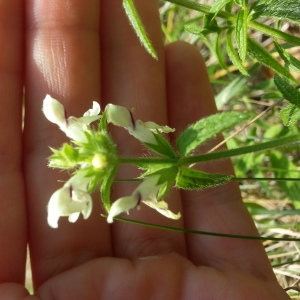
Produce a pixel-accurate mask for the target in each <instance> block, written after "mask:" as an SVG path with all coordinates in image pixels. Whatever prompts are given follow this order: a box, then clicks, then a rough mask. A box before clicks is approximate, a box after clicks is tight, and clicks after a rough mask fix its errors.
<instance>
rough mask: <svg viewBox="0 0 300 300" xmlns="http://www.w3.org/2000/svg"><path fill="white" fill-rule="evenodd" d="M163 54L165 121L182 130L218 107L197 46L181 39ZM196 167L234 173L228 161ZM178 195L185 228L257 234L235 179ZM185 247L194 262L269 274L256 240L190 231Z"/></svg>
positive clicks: (208, 145)
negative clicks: (167, 116)
mask: <svg viewBox="0 0 300 300" xmlns="http://www.w3.org/2000/svg"><path fill="white" fill-rule="evenodd" d="M167 52H168V55H167V58H168V60H167V62H166V65H167V74H170V76H168V78H169V79H170V81H169V82H168V95H169V112H170V116H169V120H170V123H171V125H172V126H174V127H176V128H178V127H179V132H180V131H181V130H183V129H184V127H185V126H187V125H188V124H191V123H193V122H195V121H197V120H199V119H201V118H203V117H205V116H208V115H210V114H214V113H216V107H215V103H214V98H213V93H212V89H211V87H210V83H209V80H208V76H207V73H206V67H205V64H204V62H203V59H202V58H201V56H200V55H199V53H198V50H197V49H196V48H194V47H192V46H190V45H188V44H185V43H176V44H173V45H170V46H169V47H168V49H167ZM187 57H188V58H189V59H186V58H187ZM177 70H180V72H176V71H177ZM186 79H188V80H189V82H186ZM178 87H181V88H178ZM182 87H184V88H182ZM213 143H217V141H216V140H214V141H213ZM212 146H213V145H212V143H208V144H207V145H205V146H204V148H203V147H202V148H201V151H203V150H204V149H206V150H208V149H210V148H211V147H212ZM200 169H201V170H203V171H205V172H211V173H225V174H233V170H232V166H231V163H230V161H229V160H222V161H218V162H210V163H206V164H204V165H202V164H201V165H200ZM181 194H182V197H183V214H184V220H185V226H186V228H189V229H197V230H203V231H208V232H220V233H228V234H242V235H257V231H256V229H255V226H254V223H253V221H252V219H251V217H250V215H249V214H248V212H247V210H246V209H245V207H244V205H243V203H242V201H241V196H240V192H239V189H238V186H237V185H236V184H235V183H234V182H231V183H228V184H225V185H223V186H220V187H216V188H213V189H207V190H203V191H201V192H198V191H193V192H185V191H183V192H182V193H181ZM187 245H188V252H189V256H190V258H191V259H192V261H194V262H195V263H196V264H204V265H212V266H218V267H228V265H233V266H239V267H242V268H245V269H247V270H251V271H253V272H255V271H256V270H261V273H263V272H265V271H266V270H267V272H269V273H270V268H269V263H268V261H267V258H266V255H265V254H264V251H263V247H262V245H261V243H259V242H256V241H245V240H240V239H234V240H233V239H226V238H219V237H207V236H206V237H204V236H201V235H188V236H187Z"/></svg>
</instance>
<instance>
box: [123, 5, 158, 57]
mask: <svg viewBox="0 0 300 300" xmlns="http://www.w3.org/2000/svg"><path fill="white" fill-rule="evenodd" d="M123 7H124V9H125V12H126V15H127V17H128V19H129V21H130V23H131V25H132V27H133V29H134V31H135V33H136V35H137V36H138V38H139V39H140V41H141V43H142V45H143V46H144V47H145V49H146V50H147V52H148V53H149V54H150V55H151V56H152V57H153V58H155V59H158V57H157V54H156V51H155V49H154V47H153V45H152V43H151V41H150V39H149V37H148V35H147V32H146V30H145V28H144V25H143V23H142V21H141V19H140V17H139V14H138V12H137V10H136V8H135V6H134V3H133V0H123Z"/></svg>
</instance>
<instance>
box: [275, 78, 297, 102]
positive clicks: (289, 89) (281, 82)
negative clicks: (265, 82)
mask: <svg viewBox="0 0 300 300" xmlns="http://www.w3.org/2000/svg"><path fill="white" fill-rule="evenodd" d="M274 83H275V85H276V87H277V88H278V90H279V91H280V93H281V94H282V95H283V97H284V98H285V99H286V100H288V101H289V102H290V103H292V104H294V105H296V106H297V107H299V108H300V92H299V91H298V90H297V89H296V88H295V87H293V86H292V85H291V84H289V82H288V80H287V79H285V78H282V77H280V76H278V75H275V77H274Z"/></svg>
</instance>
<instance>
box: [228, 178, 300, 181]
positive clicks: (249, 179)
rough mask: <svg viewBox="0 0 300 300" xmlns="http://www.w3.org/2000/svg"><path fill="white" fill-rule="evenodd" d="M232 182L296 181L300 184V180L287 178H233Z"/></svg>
mask: <svg viewBox="0 0 300 300" xmlns="http://www.w3.org/2000/svg"><path fill="white" fill-rule="evenodd" d="M230 180H237V181H244V180H245V181H296V182H299V181H300V178H285V177H275V178H271V177H253V178H247V177H244V178H243V177H232V178H231V179H230Z"/></svg>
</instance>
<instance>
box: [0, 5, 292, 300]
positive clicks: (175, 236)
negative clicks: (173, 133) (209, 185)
mask: <svg viewBox="0 0 300 300" xmlns="http://www.w3.org/2000/svg"><path fill="white" fill-rule="evenodd" d="M22 2H23V1H20V0H18V1H17V0H15V1H11V0H3V1H2V3H1V7H0V20H2V22H3V24H4V26H2V27H1V28H0V31H2V32H0V39H1V45H6V47H5V48H4V49H2V51H1V53H0V66H1V68H0V70H1V74H2V76H1V81H0V90H1V99H0V101H1V108H2V110H1V111H2V115H1V118H0V128H2V132H3V133H2V138H1V139H0V143H1V144H0V147H1V148H0V149H1V156H0V157H1V172H2V174H1V182H0V191H1V207H2V210H1V211H2V218H1V221H0V222H1V223H0V242H1V245H4V246H2V247H1V248H2V249H1V255H0V265H1V268H0V278H1V282H2V284H1V285H0V296H1V299H2V298H3V299H25V298H26V299H27V298H30V297H31V298H32V299H35V298H36V299H37V298H38V299H124V298H126V299H150V298H151V299H160V298H163V299H243V300H244V299H251V300H252V299H264V300H266V299H272V300H275V299H280V300H281V299H285V298H286V299H288V296H287V295H286V294H285V292H284V291H283V290H282V289H281V288H280V287H279V285H278V283H277V282H276V278H275V276H274V274H273V273H272V269H271V267H270V264H269V262H268V259H267V257H266V255H265V253H264V250H263V247H262V245H261V244H260V243H259V242H257V241H250V240H239V239H228V238H220V237H208V236H201V235H184V234H183V233H175V232H171V231H164V230H158V229H153V228H146V227H139V226H137V225H132V224H125V223H121V222H115V223H113V225H109V224H107V222H106V220H105V219H104V218H102V217H100V213H101V207H100V205H99V201H97V199H95V202H94V203H95V206H94V209H93V213H92V215H91V217H90V218H89V219H88V220H82V219H80V220H79V221H77V222H76V223H75V224H70V223H68V222H67V221H66V220H62V221H60V226H59V228H58V229H52V228H50V227H49V226H48V224H47V221H46V220H47V212H46V206H47V203H48V200H49V198H50V196H51V194H52V193H53V192H54V191H55V190H56V189H57V188H58V187H59V186H60V183H59V182H57V179H64V178H62V174H61V173H57V172H55V171H53V170H50V169H49V168H47V166H46V158H47V157H48V156H49V155H50V151H49V148H48V147H49V146H51V147H55V146H58V145H60V144H61V142H62V141H64V139H65V137H64V135H63V133H61V132H59V130H57V127H56V126H54V125H53V124H51V123H49V122H48V121H47V120H46V119H45V117H44V116H43V114H42V112H41V106H42V100H43V98H44V97H45V95H46V94H50V95H51V96H53V97H54V98H56V99H58V100H60V101H61V102H63V104H64V105H65V107H66V110H67V112H68V114H69V115H74V116H79V115H81V114H82V112H83V111H86V110H87V109H88V108H89V107H90V106H91V101H93V100H95V101H101V106H102V107H104V105H105V104H106V103H107V102H110V103H115V104H120V105H123V106H126V107H128V108H132V107H135V108H136V113H137V114H138V115H139V118H141V119H142V120H145V121H146V120H151V121H156V122H157V123H159V124H167V123H168V124H169V125H170V126H172V127H175V128H176V130H177V132H180V131H181V130H182V129H183V128H184V127H185V126H186V125H187V124H190V123H192V122H194V121H196V120H197V119H199V118H201V117H203V116H207V115H209V114H212V113H214V112H215V106H214V101H213V95H212V92H211V89H210V86H209V81H208V79H207V75H206V71H205V65H204V63H203V61H202V59H201V57H200V55H199V54H198V52H197V50H196V49H194V48H193V47H192V46H189V45H187V44H184V43H176V44H173V45H169V46H167V47H166V49H164V47H163V44H162V37H161V30H160V23H159V19H158V15H157V4H156V3H155V1H147V0H139V1H136V2H137V6H138V9H139V12H140V14H141V16H142V19H143V21H144V23H145V24H146V28H147V31H148V33H149V36H150V37H151V40H152V41H153V43H154V45H155V48H156V49H157V51H158V54H159V60H158V61H154V60H153V59H152V58H151V57H150V56H149V55H148V54H147V53H146V52H145V50H144V49H143V48H142V47H141V46H140V44H139V42H138V40H137V38H136V36H135V35H134V33H133V30H132V28H130V26H129V24H128V21H127V19H126V17H125V15H124V12H123V9H122V5H121V1H120V0H118V1H117V0H116V1H109V0H102V1H101V3H100V1H96V0H91V1H80V0H66V1H59V0H53V1H41V0H40V1H39V0H31V1H27V3H26V10H25V12H26V13H25V18H26V28H27V30H26V35H25V45H24V47H25V49H26V51H25V53H26V57H24V56H23V55H24V47H23V45H22V41H23V36H22V34H23V30H22V26H23V23H22V13H23V11H22ZM24 59H25V64H24ZM23 69H24V74H25V87H26V101H25V111H26V117H25V130H24V133H23V136H22V134H21V124H20V123H21V108H22V105H21V104H22V101H21V100H22V93H23ZM99 99H100V100H99ZM8 111H9V112H10V113H9V114H8V113H6V112H8ZM113 134H114V137H115V139H116V140H117V144H118V146H119V148H118V151H119V152H120V153H121V154H122V155H125V156H126V155H133V154H137V155H138V154H139V153H140V147H139V145H138V144H133V143H130V144H128V141H129V139H128V135H127V134H124V131H122V130H114V131H113ZM173 138H174V137H173ZM22 145H23V147H22ZM8 146H10V147H8ZM204 168H205V171H210V172H221V173H226V172H228V173H230V172H232V168H231V165H230V163H229V162H228V161H221V162H218V163H209V164H206V165H205V166H204ZM120 173H121V176H122V174H123V177H126V178H128V177H130V176H135V175H136V173H135V170H128V169H126V170H123V169H122V170H120ZM131 191H132V186H131V185H128V184H126V185H125V186H124V185H116V187H115V189H114V199H117V198H118V197H120V196H123V195H126V194H130V193H131ZM25 199H26V200H25ZM168 202H169V204H170V207H171V209H172V210H173V211H181V212H182V218H181V219H180V220H179V221H173V220H170V219H166V218H164V217H162V216H161V215H159V214H157V213H156V212H155V211H151V210H149V209H148V208H147V207H142V209H141V210H139V211H131V212H130V217H131V218H133V219H138V220H143V221H145V222H151V223H157V224H162V225H167V226H176V227H186V228H189V229H199V230H204V231H211V232H223V233H229V234H230V233H232V234H244V235H255V234H257V232H256V229H255V227H254V224H253V222H252V220H251V217H250V216H249V214H248V213H247V211H246V209H245V208H244V206H243V204H242V201H241V198H240V194H239V190H238V188H237V186H236V185H235V184H234V183H229V184H226V185H224V186H221V187H217V188H214V189H209V190H205V191H202V192H179V191H177V190H176V191H172V193H171V195H170V197H169V199H168ZM27 238H28V243H29V246H30V251H31V261H32V272H33V279H34V285H35V295H36V296H27V292H26V290H25V289H24V288H23V285H22V283H23V277H24V264H25V258H26V257H25V250H26V243H27Z"/></svg>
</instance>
